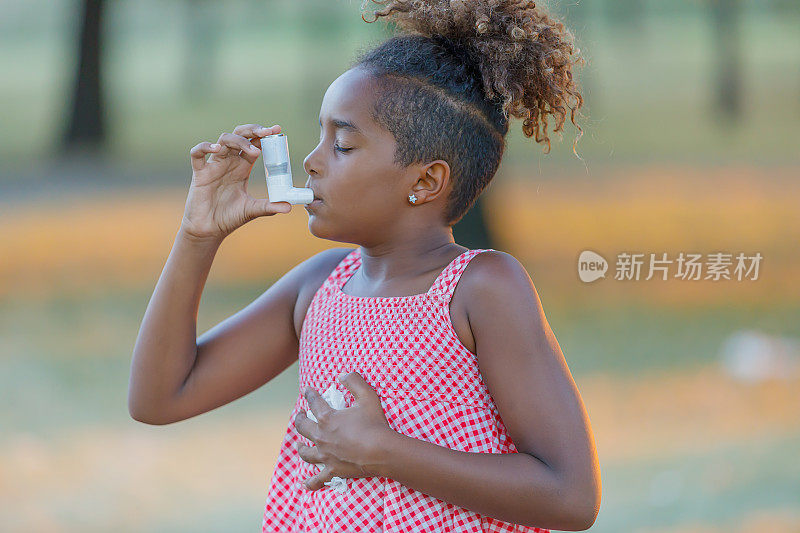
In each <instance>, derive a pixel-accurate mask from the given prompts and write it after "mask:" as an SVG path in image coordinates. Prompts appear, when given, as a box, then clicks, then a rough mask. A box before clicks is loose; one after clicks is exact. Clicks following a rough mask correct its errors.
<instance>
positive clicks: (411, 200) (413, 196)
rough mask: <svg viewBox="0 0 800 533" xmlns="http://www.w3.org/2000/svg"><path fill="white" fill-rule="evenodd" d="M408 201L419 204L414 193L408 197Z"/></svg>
mask: <svg viewBox="0 0 800 533" xmlns="http://www.w3.org/2000/svg"><path fill="white" fill-rule="evenodd" d="M408 201H409V202H411V203H412V204H415V203H417V197H416V196H415V195H414V193H411V194H409V195H408Z"/></svg>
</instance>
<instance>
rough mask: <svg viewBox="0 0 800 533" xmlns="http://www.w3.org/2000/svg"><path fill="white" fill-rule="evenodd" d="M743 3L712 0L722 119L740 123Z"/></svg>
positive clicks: (717, 105) (717, 98) (717, 103)
mask: <svg viewBox="0 0 800 533" xmlns="http://www.w3.org/2000/svg"><path fill="white" fill-rule="evenodd" d="M740 15H741V0H711V16H712V18H713V22H714V34H713V37H714V47H715V53H716V56H715V65H714V68H715V70H716V72H715V83H714V85H715V98H714V107H715V108H716V111H718V112H719V114H720V118H724V119H727V120H738V119H739V117H740V116H741V113H742V68H741V67H742V54H741V42H742V39H741V33H740V30H741V25H740V23H739V22H740Z"/></svg>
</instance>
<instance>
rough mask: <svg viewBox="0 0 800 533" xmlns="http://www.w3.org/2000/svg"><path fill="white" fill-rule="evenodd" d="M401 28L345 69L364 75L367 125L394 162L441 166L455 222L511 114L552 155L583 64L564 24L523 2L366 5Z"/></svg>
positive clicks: (423, 0) (500, 144)
mask: <svg viewBox="0 0 800 533" xmlns="http://www.w3.org/2000/svg"><path fill="white" fill-rule="evenodd" d="M370 2H374V3H375V4H378V5H381V6H383V8H382V9H380V10H378V11H373V15H374V17H375V18H374V19H373V20H367V19H366V18H364V14H363V13H362V15H361V18H362V19H363V20H364V22H367V23H372V22H375V21H376V20H378V19H379V18H381V17H384V19H383V20H384V21H385V22H388V23H392V24H394V25H395V26H396V28H398V29H399V30H400V32H399V35H395V36H393V37H391V38H389V39H387V40H386V41H384V42H383V43H381V44H380V45H379V46H377V47H376V48H375V49H372V50H368V51H366V52H364V53H362V54H361V55H360V57H358V58H357V59H356V60H355V61H354V63H353V64H352V65H351V66H352V67H361V68H366V69H368V71H369V72H371V74H372V75H373V76H374V78H375V79H376V82H377V83H378V87H379V88H380V91H379V96H378V97H377V98H376V101H375V102H374V104H373V110H372V111H373V113H372V114H373V118H375V120H376V121H377V122H378V123H379V124H381V125H382V126H384V127H385V128H387V129H388V130H389V131H391V132H392V133H393V134H394V136H395V138H396V140H397V144H398V150H397V154H396V155H395V160H396V162H398V163H400V164H403V165H406V166H407V165H409V164H411V163H414V162H424V161H430V160H433V159H439V158H441V159H444V160H446V161H447V162H448V164H450V166H451V177H452V180H453V182H454V186H453V190H452V192H451V195H450V197H449V199H448V208H447V210H446V213H445V219H446V223H447V224H450V225H452V224H455V223H456V222H458V220H460V219H461V218H462V217H463V215H464V214H465V213H466V212H467V211H468V210H469V208H470V207H471V206H472V205H473V204H474V202H475V200H476V199H477V197H478V196H479V195H480V193H481V192H482V191H483V190H484V188H485V187H486V186H487V185H488V184H489V182H490V181H491V179H492V178H493V177H494V175H495V173H496V171H497V168H498V167H499V165H500V159H501V158H502V155H503V152H504V151H505V146H506V143H505V136H506V134H507V133H508V129H509V126H508V121H509V117H510V116H513V117H517V118H522V119H523V122H522V131H523V133H524V134H525V136H526V137H535V140H536V142H537V143H541V142H543V143H545V145H546V148H545V153H549V152H550V137H549V135H548V132H547V127H548V115H552V116H553V117H554V118H555V121H556V124H555V126H554V127H553V132H558V133H559V136H560V134H561V131H562V130H563V125H564V121H565V119H566V115H567V110H569V113H570V120H571V122H572V124H573V125H575V126H576V127H577V128H578V132H579V133H578V135H577V137H576V138H575V141H574V142H573V148H572V150H573V152H575V155H576V156H577V152H576V151H575V146H576V144H577V141H578V139H580V137H581V136H582V135H583V130H582V128H581V127H580V126H579V125H578V124H577V123H576V122H575V113H576V111H578V110H579V109H580V107H581V106H582V105H583V97H582V96H581V94H580V92H579V91H578V88H577V86H576V84H575V80H574V77H573V72H572V70H573V66H574V65H577V64H582V63H584V60H583V59H582V58H578V57H577V56H578V54H579V53H580V50H579V49H578V48H576V47H575V46H574V44H573V36H572V34H571V33H570V32H569V30H567V29H566V28H565V27H564V25H563V23H561V22H559V21H557V20H555V19H554V18H553V17H551V16H550V15H549V14H548V13H547V12H546V11H545V10H544V9H542V8H541V7H538V6H537V5H536V3H535V2H533V1H530V0H364V1H363V3H362V5H361V8H362V11H363V10H364V8H365V7H366V6H367V5H368V4H369V3H370Z"/></svg>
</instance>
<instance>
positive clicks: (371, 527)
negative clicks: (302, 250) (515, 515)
mask: <svg viewBox="0 0 800 533" xmlns="http://www.w3.org/2000/svg"><path fill="white" fill-rule="evenodd" d="M486 250H490V249H476V250H467V251H466V252H464V253H463V254H461V255H459V256H458V257H456V258H455V259H454V260H453V261H452V262H451V263H450V264H449V265H447V267H445V269H444V270H443V271H442V272H441V273H440V274H439V276H438V277H437V278H436V281H435V282H434V283H433V285H432V286H431V288H430V289H429V290H428V292H426V293H423V294H416V295H413V296H398V297H388V298H382V297H361V296H351V295H349V294H345V293H344V292H343V291H342V287H343V286H344V284H345V283H346V282H347V280H348V279H349V278H350V276H352V275H353V274H354V273H355V271H356V270H357V269H358V267H359V266H360V264H361V249H360V248H356V249H354V250H353V251H352V252H350V253H349V254H348V255H347V256H346V257H345V258H344V259H343V260H342V261H341V262H340V263H339V265H337V266H336V268H335V269H334V270H333V272H332V273H331V275H330V276H329V277H328V279H326V280H325V282H324V283H323V284H322V286H321V287H320V289H319V290H318V291H317V293H316V294H315V295H314V298H313V300H312V301H311V304H310V306H309V308H308V312H307V314H306V319H305V322H304V323H303V329H302V331H301V335H300V352H299V364H300V383H299V385H300V386H299V389H298V396H297V401H296V402H295V406H294V409H293V410H292V412H291V415H290V416H289V425H288V427H287V429H286V433H285V436H284V439H283V442H282V443H281V448H280V452H279V456H278V461H277V464H276V466H275V470H274V473H273V475H272V480H271V482H270V487H269V491H268V496H267V502H266V506H265V509H264V517H263V521H262V524H263V526H262V533H267V532H314V533H334V532H349V533H366V532H374V531H385V532H391V533H400V532H413V533H420V532H437V533H445V532H446V533H467V532H512V531H513V532H526V533H535V532H538V533H549V531H548V530H547V529H541V528H536V527H526V526H520V525H515V524H511V523H508V522H502V521H500V520H496V519H494V518H491V517H488V516H484V515H480V514H478V513H474V512H472V511H469V510H467V509H464V508H462V507H457V506H455V505H452V504H450V503H447V502H445V501H442V500H439V499H437V498H433V497H430V496H428V495H426V494H424V493H421V492H418V491H416V490H412V489H409V488H407V487H405V486H404V485H401V484H400V483H398V482H396V481H394V480H393V479H390V478H386V477H369V478H357V479H354V478H351V479H348V485H349V489H348V491H347V492H345V493H339V492H336V491H335V490H332V489H331V488H330V487H327V486H324V487H323V488H321V489H318V490H314V491H309V490H306V489H305V488H303V486H302V482H303V481H304V480H306V479H307V478H309V477H311V476H312V475H314V474H315V473H317V472H319V471H321V469H320V467H319V466H317V465H316V464H311V463H307V462H305V461H303V460H302V459H301V458H300V457H299V455H298V454H297V452H296V451H295V449H294V445H295V443H296V442H297V441H298V440H299V441H301V442H303V443H304V444H306V445H308V446H311V445H312V444H313V443H312V442H311V441H310V440H309V439H307V438H306V437H304V436H303V435H300V434H299V433H298V432H297V431H296V429H295V427H294V417H295V415H296V414H297V413H298V411H299V410H300V409H305V410H306V411H308V409H309V407H308V403H307V402H306V400H305V397H304V396H303V394H302V391H303V390H304V389H305V387H306V386H308V385H310V386H312V387H314V388H316V389H317V390H318V391H320V392H322V391H324V390H326V389H327V388H328V387H329V386H330V385H331V383H334V384H335V386H337V387H338V388H339V389H340V390H341V391H342V392H343V393H344V396H345V401H346V405H347V406H350V405H352V403H353V401H354V398H353V395H352V393H350V391H349V390H347V388H346V387H344V385H341V384H340V383H338V382H336V376H337V375H338V374H339V373H341V372H350V371H353V370H355V371H356V372H358V373H359V374H361V375H362V376H363V377H364V379H365V380H366V381H367V383H369V384H370V385H371V386H372V387H373V388H374V389H375V390H376V392H377V393H378V396H379V397H380V400H381V405H382V406H383V410H384V412H385V413H386V418H387V420H388V422H389V425H390V426H391V427H392V428H393V429H394V430H395V431H398V432H400V433H403V434H405V435H409V436H412V437H414V438H417V439H422V440H426V441H428V442H433V443H435V444H438V445H440V446H446V447H448V448H452V449H455V450H462V451H471V452H482V453H516V452H517V449H516V447H515V446H514V443H513V442H512V441H511V439H510V437H509V436H508V434H507V432H506V428H505V425H504V424H503V421H502V419H501V418H500V414H499V413H498V411H497V408H496V407H495V404H494V402H493V400H492V397H491V395H490V394H489V390H488V389H487V387H486V385H485V384H484V382H483V379H482V378H481V374H480V372H479V370H478V363H477V358H476V356H475V355H474V354H473V353H472V352H470V351H469V350H468V349H467V348H466V347H465V346H464V345H463V344H461V341H460V340H459V339H458V336H457V335H456V333H455V331H454V330H453V326H452V323H451V322H450V310H449V307H450V299H451V298H452V296H453V291H454V290H455V287H456V284H457V283H458V279H459V278H460V277H461V274H462V273H463V272H464V269H465V268H466V267H467V264H468V263H469V261H470V260H471V259H472V258H473V257H475V256H476V255H477V254H479V253H481V252H483V251H486Z"/></svg>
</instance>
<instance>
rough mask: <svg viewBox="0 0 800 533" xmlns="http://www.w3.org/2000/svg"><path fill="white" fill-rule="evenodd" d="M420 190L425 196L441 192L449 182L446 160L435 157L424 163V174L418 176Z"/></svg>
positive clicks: (448, 166) (428, 196) (429, 197)
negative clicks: (435, 158) (433, 159)
mask: <svg viewBox="0 0 800 533" xmlns="http://www.w3.org/2000/svg"><path fill="white" fill-rule="evenodd" d="M419 181H420V185H421V187H420V190H421V191H423V192H424V193H425V195H426V196H427V198H428V199H429V200H430V199H433V198H434V197H436V196H438V195H439V194H442V193H443V192H444V191H446V190H447V187H448V185H449V184H450V165H449V164H447V161H444V160H442V159H437V160H436V161H431V162H430V163H428V164H427V165H425V172H424V175H422V176H420V180H419Z"/></svg>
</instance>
